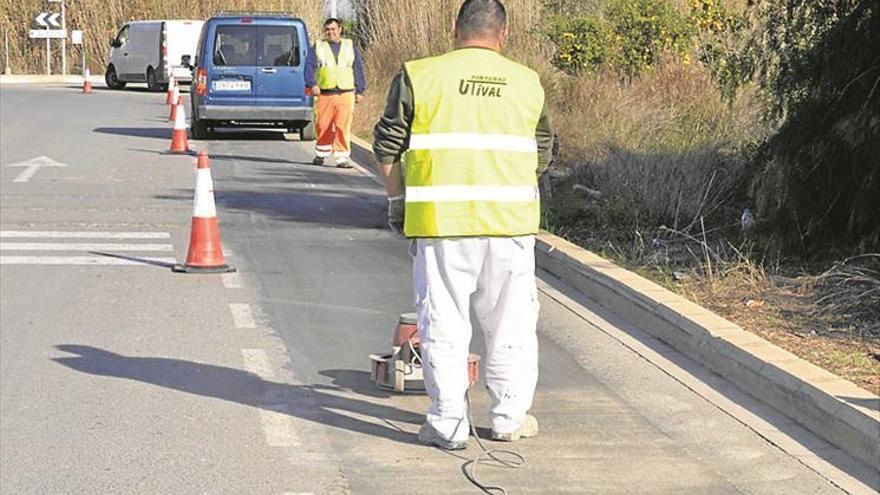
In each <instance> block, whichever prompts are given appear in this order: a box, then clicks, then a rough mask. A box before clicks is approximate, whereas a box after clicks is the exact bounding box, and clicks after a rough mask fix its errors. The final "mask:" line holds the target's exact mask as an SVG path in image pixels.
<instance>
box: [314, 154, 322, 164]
mask: <svg viewBox="0 0 880 495" xmlns="http://www.w3.org/2000/svg"><path fill="white" fill-rule="evenodd" d="M312 165H324V158H323V157H320V156H316V157H315V158H312Z"/></svg>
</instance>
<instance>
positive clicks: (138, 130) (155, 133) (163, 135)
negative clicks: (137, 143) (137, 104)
mask: <svg viewBox="0 0 880 495" xmlns="http://www.w3.org/2000/svg"><path fill="white" fill-rule="evenodd" d="M92 132H97V133H99V134H113V135H116V136H131V137H145V138H156V139H166V140H170V139H171V130H170V129H167V128H162V127H96V128H94V129H92Z"/></svg>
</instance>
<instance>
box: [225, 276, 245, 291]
mask: <svg viewBox="0 0 880 495" xmlns="http://www.w3.org/2000/svg"><path fill="white" fill-rule="evenodd" d="M220 279H221V280H223V287H226V288H227V289H241V288H242V286H243V284H242V282H241V274H240V273H238V272H231V273H223V274H221V275H220Z"/></svg>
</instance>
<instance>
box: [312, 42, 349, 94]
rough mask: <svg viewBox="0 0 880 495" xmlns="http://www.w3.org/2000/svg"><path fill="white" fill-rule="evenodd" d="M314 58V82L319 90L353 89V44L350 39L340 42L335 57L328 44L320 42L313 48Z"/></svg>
mask: <svg viewBox="0 0 880 495" xmlns="http://www.w3.org/2000/svg"><path fill="white" fill-rule="evenodd" d="M315 56H316V58H317V59H318V68H317V70H316V71H315V82H316V83H317V85H318V87H319V88H321V89H342V90H346V91H347V90H352V89H354V44H353V43H352V41H351V40H350V39H343V40H342V41H341V44H340V46H339V54H338V55H337V56H335V57H334V56H333V49H332V48H330V43H328V42H326V41H320V42H318V44H317V45H316V46H315Z"/></svg>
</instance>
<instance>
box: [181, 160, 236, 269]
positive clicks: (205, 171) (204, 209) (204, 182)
mask: <svg viewBox="0 0 880 495" xmlns="http://www.w3.org/2000/svg"><path fill="white" fill-rule="evenodd" d="M172 270H174V271H175V272H183V273H224V272H234V271H235V268H232V267H230V266H229V265H227V264H226V259H225V258H224V257H223V247H222V245H221V242H220V226H219V222H218V220H217V206H216V205H215V204H214V182H213V180H212V179H211V162H210V160H209V159H208V154H207V153H205V152H204V151H200V152H199V161H198V165H197V168H196V192H195V199H194V201H193V218H192V230H191V232H190V238H189V252H188V253H187V255H186V263H184V264H182V265H174V267H173V268H172Z"/></svg>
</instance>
